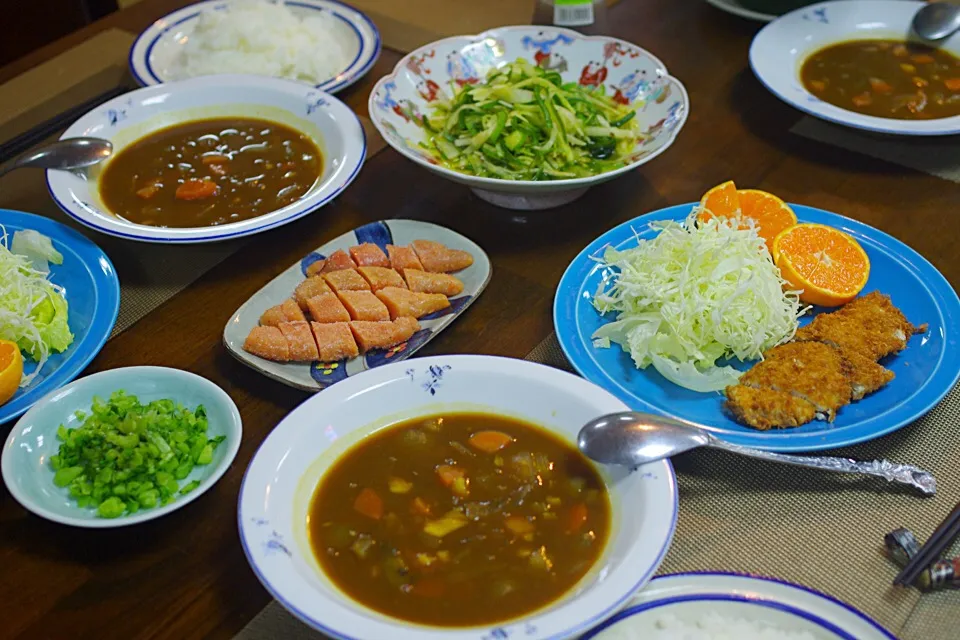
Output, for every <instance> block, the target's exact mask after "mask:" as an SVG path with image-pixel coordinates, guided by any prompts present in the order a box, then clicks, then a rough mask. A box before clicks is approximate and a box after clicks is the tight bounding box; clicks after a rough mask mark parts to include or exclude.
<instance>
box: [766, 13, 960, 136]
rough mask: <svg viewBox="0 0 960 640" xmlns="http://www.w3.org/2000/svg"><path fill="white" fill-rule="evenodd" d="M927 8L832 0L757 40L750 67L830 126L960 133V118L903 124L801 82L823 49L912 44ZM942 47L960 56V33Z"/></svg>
mask: <svg viewBox="0 0 960 640" xmlns="http://www.w3.org/2000/svg"><path fill="white" fill-rule="evenodd" d="M924 4H925V3H923V2H915V1H908V0H832V1H830V2H820V3H817V4H812V5H810V6H807V7H803V8H800V9H797V10H796V11H791V12H790V13H788V14H786V15H784V16H781V17H780V18H778V19H776V20H774V21H773V22H771V23H770V24H768V25H767V26H765V27H764V28H763V29H761V30H760V32H759V33H757V35H756V36H755V37H754V39H753V43H752V44H751V45H750V66H751V68H753V72H754V74H755V75H756V76H757V78H758V79H759V80H760V82H761V83H763V85H764V86H765V87H766V88H767V89H769V90H770V92H771V93H773V94H774V95H775V96H777V97H778V98H780V99H781V100H783V101H784V102H786V103H787V104H790V105H792V106H793V107H795V108H797V109H799V110H800V111H804V112H806V113H808V114H810V115H812V116H816V117H817V118H821V119H823V120H827V121H829V122H834V123H837V124H841V125H845V126H848V127H853V128H855V129H863V130H866V131H875V132H877V133H887V134H894V135H904V136H944V135H953V134H956V133H960V116H953V117H949V118H934V119H929V120H899V119H894V118H880V117H877V116H870V115H864V114H860V113H856V112H854V111H849V110H847V109H842V108H840V107H838V106H836V105H832V104H830V103H828V102H825V101H823V100H821V99H820V98H818V97H817V96H815V95H814V94H813V93H811V92H810V91H808V90H807V89H806V88H805V87H804V86H803V83H802V82H801V81H800V69H801V67H802V66H803V62H804V60H806V58H807V57H808V56H809V55H810V54H812V53H814V52H816V51H818V50H820V49H822V48H823V47H826V46H829V45H832V44H837V43H840V42H846V41H850V40H866V39H890V40H905V39H907V38H908V37H909V35H910V25H911V22H912V20H913V16H914V14H916V12H917V11H918V10H919V9H920V8H921V7H923V6H924ZM937 46H938V47H939V48H941V49H944V50H946V51H949V52H951V53H953V54H954V55H958V54H960V33H955V34H953V35H952V36H951V37H949V38H946V39H945V40H944V41H942V42H939V43H938V44H937Z"/></svg>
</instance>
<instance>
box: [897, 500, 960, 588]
mask: <svg viewBox="0 0 960 640" xmlns="http://www.w3.org/2000/svg"><path fill="white" fill-rule="evenodd" d="M958 534H960V503H958V504H957V506H955V507H954V508H953V511H951V512H950V515H948V516H947V517H946V518H945V519H944V521H943V522H941V523H940V526H939V527H937V530H936V531H934V532H933V535H931V536H930V538H929V539H928V540H927V541H926V542H925V543H924V544H923V546H922V547H920V550H919V551H918V552H917V555H915V556H913V558H912V559H911V560H910V562H908V563H907V564H906V566H905V567H904V568H903V569H902V570H901V571H900V573H898V574H897V577H896V578H894V579H893V584H900V585H904V586H907V585H911V584H913V583H914V581H915V580H916V579H917V577H918V576H919V575H920V574H921V573H923V570H924V569H926V568H927V567H929V566H930V565H931V564H933V563H934V561H936V559H937V558H939V557H940V556H941V554H943V552H944V551H946V549H947V547H948V546H950V544H951V543H952V542H953V540H954V538H956V537H957V535H958Z"/></svg>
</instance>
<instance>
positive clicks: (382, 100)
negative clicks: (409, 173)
mask: <svg viewBox="0 0 960 640" xmlns="http://www.w3.org/2000/svg"><path fill="white" fill-rule="evenodd" d="M369 111H370V116H371V119H372V121H373V123H374V124H375V125H376V127H377V129H378V130H379V131H380V133H381V135H383V137H384V139H385V140H386V141H387V142H388V143H389V144H390V145H391V146H393V147H394V148H395V149H396V150H397V151H399V152H400V153H402V154H403V155H405V156H407V157H408V158H410V159H411V160H413V161H414V162H417V163H418V164H420V165H422V166H424V167H426V168H427V169H429V170H430V171H433V172H434V173H438V174H440V175H443V176H444V177H446V178H449V179H451V180H454V181H456V182H459V183H462V184H465V185H467V186H469V187H471V188H472V189H473V190H474V192H475V193H476V194H477V195H478V196H479V197H481V198H483V199H484V200H486V201H488V202H491V203H492V204H495V205H498V206H502V207H506V208H510V209H525V210H533V209H547V208H552V207H556V206H560V205H563V204H566V203H569V202H572V201H573V200H575V199H576V198H578V197H580V196H581V195H583V193H585V192H586V190H587V189H589V188H590V187H591V186H594V185H596V184H599V183H601V182H605V181H607V180H610V179H613V178H615V177H617V176H619V175H622V174H623V173H626V172H628V171H630V170H631V169H633V168H636V167H638V166H640V165H642V164H644V163H646V162H649V161H650V160H652V159H653V158H655V157H656V156H657V155H659V154H660V153H662V152H663V151H665V150H666V149H667V148H668V147H669V146H670V145H671V144H672V143H673V140H674V139H675V138H676V136H677V133H678V132H679V131H680V129H681V128H682V127H683V124H684V122H685V121H686V118H687V113H688V111H689V99H688V97H687V93H686V90H685V89H684V87H683V85H682V84H681V83H680V82H679V81H678V80H676V79H675V78H673V77H671V76H670V75H669V73H668V72H667V70H666V67H665V66H664V64H663V63H662V62H661V61H660V60H659V59H657V58H656V57H655V56H654V55H653V54H651V53H649V52H648V51H646V50H644V49H642V48H640V47H638V46H636V45H633V44H630V43H628V42H625V41H623V40H617V39H616V38H608V37H602V36H601V37H587V36H583V35H581V34H579V33H577V32H575V31H570V30H568V29H561V28H554V27H532V26H519V27H502V28H499V29H493V30H491V31H487V32H484V33H482V34H479V35H476V36H458V37H453V38H447V39H445V40H440V41H438V42H434V43H432V44H429V45H426V46H424V47H421V48H420V49H418V50H416V51H414V52H413V53H411V54H409V55H408V56H406V57H405V58H404V59H403V60H401V61H400V62H399V63H398V64H397V66H396V68H395V69H394V71H393V73H391V74H389V75H387V76H385V77H384V78H382V79H381V80H380V81H379V82H378V83H377V85H376V86H375V87H374V90H373V92H372V93H371V95H370V102H369Z"/></svg>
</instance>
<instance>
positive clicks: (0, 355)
mask: <svg viewBox="0 0 960 640" xmlns="http://www.w3.org/2000/svg"><path fill="white" fill-rule="evenodd" d="M22 377H23V356H21V355H20V348H19V347H18V346H17V344H16V343H15V342H10V341H9V340H0V404H4V403H5V402H7V401H8V400H10V398H12V397H13V394H15V393H16V392H17V389H19V388H20V378H22Z"/></svg>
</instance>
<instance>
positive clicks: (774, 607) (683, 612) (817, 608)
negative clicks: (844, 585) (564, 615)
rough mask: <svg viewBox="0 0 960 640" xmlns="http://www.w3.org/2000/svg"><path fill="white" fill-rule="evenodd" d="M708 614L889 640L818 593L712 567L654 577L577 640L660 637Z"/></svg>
mask: <svg viewBox="0 0 960 640" xmlns="http://www.w3.org/2000/svg"><path fill="white" fill-rule="evenodd" d="M711 616H717V617H720V618H722V620H718V619H716V618H714V623H715V624H724V622H723V621H728V620H731V619H737V620H740V621H746V622H752V623H759V624H762V625H764V626H769V627H773V628H775V629H776V630H778V631H782V632H793V633H802V632H807V633H809V634H810V635H811V636H812V637H814V638H831V639H836V640H895V636H894V635H893V634H891V633H890V632H889V631H887V630H886V629H884V628H883V627H882V626H881V625H880V624H879V623H877V622H875V621H874V620H872V619H871V618H869V617H868V616H867V615H865V614H863V613H862V612H860V611H858V610H857V609H854V608H853V607H851V606H850V605H848V604H846V603H844V602H841V601H840V600H837V599H835V598H833V597H831V596H828V595H826V594H824V593H820V592H818V591H814V590H813V589H809V588H807V587H802V586H800V585H796V584H791V583H789V582H785V581H783V580H777V579H776V578H766V577H760V576H752V575H745V574H737V573H725V572H716V571H703V572H699V571H698V572H691V573H674V574H668V575H663V576H658V577H656V578H654V579H653V580H651V581H650V582H649V583H648V584H647V586H646V587H645V588H644V589H643V590H642V591H640V593H638V594H637V596H636V597H635V598H633V600H631V601H630V604H629V605H628V606H627V607H626V608H625V609H623V610H622V611H620V612H618V613H617V614H616V615H614V616H613V617H611V618H610V619H608V620H606V621H605V622H603V623H602V624H600V625H599V626H597V627H596V628H594V629H592V630H591V631H589V632H587V633H586V634H584V635H583V636H581V639H582V640H593V639H596V640H613V639H614V638H630V637H637V638H641V637H647V636H653V637H663V636H662V635H660V634H663V633H664V631H665V630H666V629H670V628H671V625H677V624H678V623H679V624H686V625H694V624H697V623H698V622H702V621H704V620H705V619H706V620H710V617H711ZM718 631H719V630H718ZM679 633H682V632H680V631H678V634H679ZM728 633H729V630H728ZM631 634H633V635H631ZM724 637H727V636H726V635H725V636H724ZM730 637H733V636H730Z"/></svg>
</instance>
